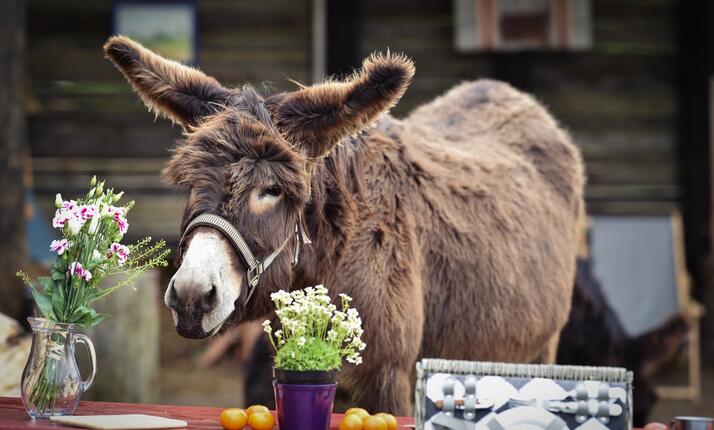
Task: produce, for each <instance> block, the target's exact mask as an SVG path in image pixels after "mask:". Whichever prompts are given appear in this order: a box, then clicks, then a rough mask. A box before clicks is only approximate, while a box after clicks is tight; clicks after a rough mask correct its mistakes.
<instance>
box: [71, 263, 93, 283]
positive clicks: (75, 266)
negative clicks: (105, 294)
mask: <svg viewBox="0 0 714 430" xmlns="http://www.w3.org/2000/svg"><path fill="white" fill-rule="evenodd" d="M68 273H69V275H70V276H77V277H79V278H84V280H85V281H91V280H92V273H91V272H90V271H89V270H87V269H85V268H84V267H82V264H81V263H79V262H77V261H75V262H73V263H72V264H70V265H69V271H68Z"/></svg>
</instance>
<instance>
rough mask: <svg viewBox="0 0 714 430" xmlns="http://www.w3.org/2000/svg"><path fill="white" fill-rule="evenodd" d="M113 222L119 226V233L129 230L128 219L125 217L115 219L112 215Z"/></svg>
mask: <svg viewBox="0 0 714 430" xmlns="http://www.w3.org/2000/svg"><path fill="white" fill-rule="evenodd" d="M114 222H115V223H116V225H117V227H118V228H119V231H120V232H121V234H126V232H127V231H129V221H127V220H126V219H125V218H119V219H117V218H116V217H114Z"/></svg>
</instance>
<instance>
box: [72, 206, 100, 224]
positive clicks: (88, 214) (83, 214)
mask: <svg viewBox="0 0 714 430" xmlns="http://www.w3.org/2000/svg"><path fill="white" fill-rule="evenodd" d="M97 212H99V210H98V209H97V205H82V206H80V207H79V208H77V210H76V211H75V216H76V217H77V218H80V219H81V220H82V221H86V220H88V219H90V218H92V217H93V216H95V215H96V214H97Z"/></svg>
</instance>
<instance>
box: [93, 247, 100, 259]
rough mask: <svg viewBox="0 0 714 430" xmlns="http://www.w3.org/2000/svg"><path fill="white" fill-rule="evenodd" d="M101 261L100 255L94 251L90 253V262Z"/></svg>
mask: <svg viewBox="0 0 714 430" xmlns="http://www.w3.org/2000/svg"><path fill="white" fill-rule="evenodd" d="M101 259H102V253H101V252H99V251H97V250H96V249H95V250H94V251H92V260H93V261H99V260H101Z"/></svg>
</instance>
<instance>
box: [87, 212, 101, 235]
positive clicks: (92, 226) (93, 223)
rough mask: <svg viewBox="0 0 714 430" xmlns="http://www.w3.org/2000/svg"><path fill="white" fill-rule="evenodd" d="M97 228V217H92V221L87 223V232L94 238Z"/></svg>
mask: <svg viewBox="0 0 714 430" xmlns="http://www.w3.org/2000/svg"><path fill="white" fill-rule="evenodd" d="M97 227H99V217H98V216H94V217H92V221H90V222H89V229H88V230H87V232H88V233H89V234H91V235H92V236H94V235H95V234H96V233H97Z"/></svg>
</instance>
